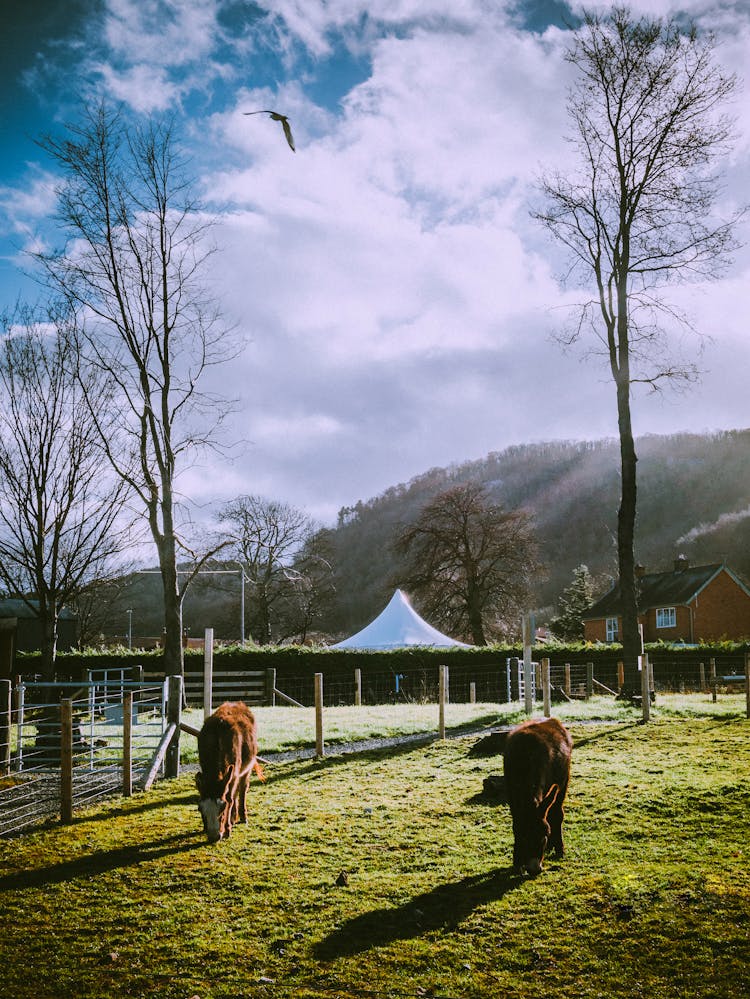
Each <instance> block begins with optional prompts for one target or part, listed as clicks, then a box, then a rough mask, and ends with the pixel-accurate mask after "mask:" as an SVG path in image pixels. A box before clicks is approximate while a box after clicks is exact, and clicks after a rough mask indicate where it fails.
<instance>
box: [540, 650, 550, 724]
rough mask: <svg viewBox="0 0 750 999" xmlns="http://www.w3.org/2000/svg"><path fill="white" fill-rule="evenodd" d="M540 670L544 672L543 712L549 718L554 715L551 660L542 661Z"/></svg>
mask: <svg viewBox="0 0 750 999" xmlns="http://www.w3.org/2000/svg"><path fill="white" fill-rule="evenodd" d="M540 669H541V672H542V703H543V709H542V710H543V711H544V717H545V718H549V716H550V715H551V714H552V683H551V673H552V671H551V669H550V662H549V659H542V661H541V663H540Z"/></svg>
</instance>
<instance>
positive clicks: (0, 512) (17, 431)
mask: <svg viewBox="0 0 750 999" xmlns="http://www.w3.org/2000/svg"><path fill="white" fill-rule="evenodd" d="M1 329H2V340H1V341H0V579H1V580H2V582H3V583H4V584H5V586H6V587H7V589H8V590H9V591H10V592H12V593H15V594H17V595H18V596H20V597H22V598H23V599H24V600H25V601H26V603H27V604H28V605H29V607H31V608H32V610H34V611H35V612H36V613H38V616H39V621H40V626H41V633H42V649H41V651H42V669H41V672H42V674H43V675H44V676H45V677H46V678H48V679H51V677H52V675H53V673H54V667H55V655H56V650H57V623H58V618H59V615H60V611H61V609H62V608H63V606H64V605H65V604H70V603H72V602H74V601H75V599H76V598H77V597H78V596H79V594H81V592H82V591H84V590H85V589H86V588H87V587H88V586H90V585H91V584H92V582H94V581H95V580H101V579H106V578H108V577H111V575H112V574H113V573H114V572H115V571H118V569H119V567H120V561H119V560H120V557H121V554H122V552H123V549H124V548H125V546H126V544H127V542H128V540H129V537H130V534H129V529H130V526H131V520H130V519H129V518H128V517H127V516H126V510H125V507H124V503H125V498H126V486H125V483H124V482H123V481H122V480H121V479H119V478H117V477H115V476H114V475H113V473H112V472H111V470H110V469H109V467H108V466H107V464H106V462H103V460H102V459H103V455H102V446H101V440H100V436H99V425H102V426H103V425H105V424H106V421H107V420H108V413H110V412H111V409H110V401H111V400H110V398H109V396H108V392H107V385H106V383H104V382H103V380H102V378H101V375H100V373H99V372H97V371H95V370H93V371H92V370H88V371H81V370H80V368H79V363H78V362H79V358H78V355H77V349H76V341H75V337H74V336H73V335H72V332H71V329H70V328H69V327H68V326H67V325H66V322H65V321H64V319H63V317H62V316H60V315H59V314H56V313H55V312H54V311H53V312H52V313H51V314H50V315H49V316H45V317H44V321H42V319H41V318H40V317H39V316H38V315H36V314H34V313H33V312H32V311H31V310H30V309H28V308H21V309H19V310H17V311H16V312H15V313H14V314H13V315H12V316H5V317H4V319H3V321H2V327H1Z"/></svg>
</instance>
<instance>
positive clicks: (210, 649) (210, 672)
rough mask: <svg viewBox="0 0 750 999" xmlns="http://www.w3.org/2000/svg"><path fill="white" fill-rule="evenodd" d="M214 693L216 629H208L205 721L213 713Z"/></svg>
mask: <svg viewBox="0 0 750 999" xmlns="http://www.w3.org/2000/svg"><path fill="white" fill-rule="evenodd" d="M213 691H214V629H213V628H206V630H205V632H204V635H203V719H204V721H205V719H206V718H208V716H209V715H210V714H212V713H213V710H214V709H213Z"/></svg>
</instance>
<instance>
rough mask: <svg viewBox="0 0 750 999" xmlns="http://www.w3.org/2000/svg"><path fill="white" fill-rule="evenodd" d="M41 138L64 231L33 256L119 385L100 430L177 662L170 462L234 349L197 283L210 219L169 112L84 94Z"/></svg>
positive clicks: (178, 666)
mask: <svg viewBox="0 0 750 999" xmlns="http://www.w3.org/2000/svg"><path fill="white" fill-rule="evenodd" d="M42 146H43V148H45V149H46V150H47V152H48V153H49V154H50V155H51V156H52V158H53V159H54V161H55V162H56V164H57V166H58V167H59V168H60V169H61V170H62V172H63V176H64V181H63V183H62V185H61V187H60V189H59V212H58V217H59V221H60V223H61V225H62V227H63V229H64V231H65V232H66V234H67V236H68V237H69V239H68V242H67V245H66V246H65V247H64V248H63V249H62V250H61V251H60V252H58V253H56V254H53V255H48V256H43V257H40V259H41V261H42V263H43V264H44V266H45V267H46V272H47V274H48V276H49V278H50V280H51V281H52V282H53V284H54V285H55V287H56V288H58V289H59V290H61V291H62V292H63V293H64V295H65V296H66V297H67V299H68V300H69V301H70V302H71V303H72V304H73V305H74V306H75V307H76V308H77V309H78V311H79V315H80V322H81V331H82V333H81V335H82V344H83V350H84V352H85V354H86V356H87V360H88V362H89V363H90V364H92V365H94V366H96V367H98V368H100V369H101V370H102V371H103V372H106V374H107V376H108V377H109V378H110V379H111V381H112V383H113V385H114V386H115V388H116V402H117V405H118V408H119V417H120V419H119V427H118V431H117V432H116V433H114V434H113V433H112V432H111V430H112V428H111V427H108V428H105V427H103V426H102V428H101V429H102V439H103V441H104V442H105V448H106V453H107V457H108V458H109V461H110V462H111V464H112V466H113V468H114V469H115V470H116V471H117V473H118V474H119V475H120V477H121V478H122V480H123V481H124V482H125V483H127V485H128V487H129V488H130V489H131V490H132V491H133V493H134V494H135V495H136V496H137V497H138V498H139V500H140V504H141V507H142V510H143V511H144V514H145V517H146V519H147V521H148V525H149V528H150V532H151V536H152V538H153V541H154V543H155V545H156V550H157V553H158V559H159V569H160V572H161V579H162V585H163V590H164V636H165V637H164V643H165V644H164V668H165V670H166V671H167V672H168V673H175V672H181V671H182V668H183V660H182V640H181V638H182V597H183V595H184V587H185V585H186V582H183V584H182V585H181V584H180V581H179V578H178V572H177V559H178V549H180V548H181V545H182V543H183V541H184V539H183V538H182V537H181V534H180V527H181V524H180V520H179V504H178V491H177V489H178V475H179V472H180V470H182V469H184V468H186V467H187V465H188V464H189V463H190V462H191V461H193V460H194V458H195V454H196V451H197V450H199V449H200V448H203V447H206V446H208V445H210V444H211V443H212V442H214V441H215V440H216V437H215V432H216V430H217V428H218V426H219V424H220V423H221V421H222V420H223V418H224V417H225V415H226V413H227V412H228V410H229V407H228V405H227V403H226V401H225V400H220V399H217V398H216V397H213V396H210V395H208V394H207V393H206V391H205V390H204V388H203V386H204V382H205V379H204V375H205V374H206V372H207V369H208V368H209V367H210V366H212V365H215V364H218V363H220V362H222V361H224V360H226V359H227V357H228V356H229V354H230V352H231V341H230V340H229V339H228V338H227V331H226V329H225V328H224V327H223V325H222V323H221V322H220V317H219V314H218V312H217V310H216V308H215V306H214V304H213V303H212V299H211V296H210V295H209V294H207V291H206V288H205V287H204V284H203V273H204V269H205V264H206V260H207V258H208V256H209V254H210V252H211V247H210V246H208V245H207V241H206V236H207V231H206V230H207V221H206V219H205V217H204V216H203V215H202V214H201V213H200V211H199V208H198V205H197V204H196V201H195V199H194V196H193V194H192V186H193V185H192V184H191V181H190V179H189V178H187V177H186V175H185V169H184V163H183V162H182V160H181V158H180V154H179V149H178V144H177V140H176V138H175V135H174V133H173V130H172V127H171V126H170V125H169V124H168V123H164V122H161V121H159V120H155V119H149V120H148V121H147V122H146V123H145V124H142V125H139V124H135V125H134V124H132V123H130V122H128V121H127V120H125V118H124V117H123V116H122V115H121V114H120V113H115V112H112V111H110V110H108V109H107V108H106V107H105V106H103V105H98V106H89V107H87V108H86V109H85V111H84V114H83V117H82V120H81V122H80V123H79V124H76V125H71V126H68V134H67V136H66V137H65V138H63V139H57V138H53V137H46V138H45V139H44V140H43V141H42ZM191 555H192V553H191Z"/></svg>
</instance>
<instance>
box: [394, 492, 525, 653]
mask: <svg viewBox="0 0 750 999" xmlns="http://www.w3.org/2000/svg"><path fill="white" fill-rule="evenodd" d="M396 550H397V551H398V552H400V553H401V554H402V555H405V556H406V557H407V563H406V566H405V572H404V575H403V576H402V577H400V579H399V580H397V582H399V583H400V585H403V586H404V587H405V588H406V589H407V590H409V591H410V592H412V593H414V595H415V596H416V597H418V598H419V601H420V607H421V609H422V610H423V611H424V613H425V614H427V615H428V616H429V618H430V620H431V621H434V622H435V623H437V624H440V625H442V626H443V627H445V628H447V629H448V630H450V631H451V632H452V633H453V634H454V635H456V636H457V637H463V638H466V639H468V640H469V641H471V642H473V644H474V645H486V644H487V641H488V638H496V637H499V636H500V635H503V634H508V633H509V632H510V633H516V632H517V631H518V628H519V624H520V620H521V615H522V613H523V611H524V610H527V609H528V607H527V606H525V602H526V601H527V599H528V596H529V591H530V577H531V574H532V572H533V571H534V570H535V569H536V568H537V560H536V544H535V542H534V537H533V532H532V527H531V523H530V520H529V517H528V515H527V514H525V513H522V512H517V511H516V512H509V511H506V510H504V509H503V508H502V507H501V506H500V505H498V504H497V503H493V502H492V501H491V499H490V497H489V495H488V493H487V490H486V488H485V487H484V486H482V485H481V484H479V483H476V482H468V483H463V484H462V485H459V486H454V487H453V488H452V489H448V490H446V491H445V492H443V493H440V494H439V495H438V496H436V497H435V498H434V499H433V500H431V501H430V502H429V503H427V505H426V506H425V507H424V508H423V509H422V511H421V513H420V514H419V517H418V518H417V520H416V522H415V523H414V524H412V525H411V526H410V527H407V528H406V529H404V530H403V531H402V532H401V534H400V535H399V537H398V539H397V542H396Z"/></svg>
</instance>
